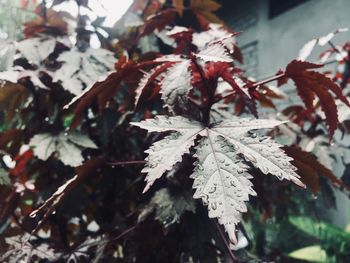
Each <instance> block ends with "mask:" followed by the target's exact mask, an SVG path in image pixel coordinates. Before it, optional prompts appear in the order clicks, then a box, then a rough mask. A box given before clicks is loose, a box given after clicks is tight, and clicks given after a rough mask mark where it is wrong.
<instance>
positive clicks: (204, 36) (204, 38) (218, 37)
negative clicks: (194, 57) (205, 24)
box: [192, 23, 236, 53]
mask: <svg viewBox="0 0 350 263" xmlns="http://www.w3.org/2000/svg"><path fill="white" fill-rule="evenodd" d="M218 41H220V42H222V44H223V45H224V46H225V47H226V48H227V49H228V50H229V52H230V53H232V52H233V50H234V45H235V43H236V41H235V38H234V35H233V34H231V33H230V32H228V31H227V30H225V29H224V28H223V26H222V25H220V24H213V23H212V24H209V30H207V31H202V32H200V33H193V40H192V43H193V44H194V45H196V46H197V47H198V48H199V49H200V50H201V49H203V48H204V47H205V46H207V45H208V44H209V43H215V42H218Z"/></svg>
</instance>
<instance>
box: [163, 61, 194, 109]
mask: <svg viewBox="0 0 350 263" xmlns="http://www.w3.org/2000/svg"><path fill="white" fill-rule="evenodd" d="M191 87H192V86H191V70H190V61H189V60H185V61H183V62H180V63H177V64H175V65H173V66H172V67H171V68H170V69H169V70H168V71H167V72H166V73H165V76H164V79H163V81H162V85H161V91H160V92H161V94H162V100H163V101H164V104H165V106H166V107H168V108H169V110H170V111H173V108H174V107H175V105H176V106H180V107H181V105H183V106H184V105H185V104H186V102H187V96H188V93H189V92H190V90H191Z"/></svg>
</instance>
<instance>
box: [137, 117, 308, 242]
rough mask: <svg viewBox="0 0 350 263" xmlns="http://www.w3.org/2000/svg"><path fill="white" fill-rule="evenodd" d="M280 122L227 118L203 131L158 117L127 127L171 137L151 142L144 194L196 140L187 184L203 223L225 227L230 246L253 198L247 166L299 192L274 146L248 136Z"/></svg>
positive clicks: (191, 124)
mask: <svg viewBox="0 0 350 263" xmlns="http://www.w3.org/2000/svg"><path fill="white" fill-rule="evenodd" d="M283 123H284V121H278V120H268V119H265V120H264V119H249V118H237V117H234V118H230V119H228V120H225V121H223V122H220V123H218V124H211V125H210V128H209V127H203V126H201V125H200V124H199V123H197V122H194V121H192V120H188V119H186V118H184V117H180V116H176V117H164V116H160V117H158V118H157V119H152V120H146V121H142V122H140V123H133V125H136V126H139V127H141V128H143V129H147V130H148V131H150V132H164V131H176V133H172V134H171V135H169V136H167V137H165V138H164V139H162V140H160V141H157V142H155V143H154V144H153V145H152V146H151V148H150V149H149V150H147V151H146V152H147V153H149V156H148V157H147V159H146V160H147V164H146V167H145V168H144V169H143V170H142V171H143V172H145V173H148V175H147V177H146V181H147V185H146V188H145V190H147V189H149V187H150V186H151V185H152V184H153V182H154V181H155V180H156V179H158V178H159V177H161V176H162V174H163V173H165V172H166V171H168V170H170V169H171V168H172V167H173V165H174V164H176V163H177V162H179V161H180V160H181V157H182V155H183V154H184V153H188V152H189V148H190V147H191V146H193V145H194V144H195V139H196V138H197V136H201V141H200V143H199V145H197V146H195V149H196V151H197V152H196V154H195V156H194V157H197V160H198V161H197V162H196V163H195V170H194V173H193V175H192V176H191V177H192V178H194V179H195V182H194V186H193V187H194V188H195V189H196V193H195V195H194V197H195V198H202V199H203V201H204V203H205V204H208V209H209V217H211V218H213V217H216V218H218V220H219V223H221V224H223V225H224V226H225V229H226V231H227V232H228V234H229V236H230V240H231V241H232V242H233V243H236V241H237V240H236V237H235V224H237V223H238V222H239V218H240V212H244V211H246V206H245V204H244V201H247V200H248V195H249V194H251V195H254V194H255V192H254V191H253V190H252V188H251V186H252V185H251V183H250V182H249V180H248V179H249V178H250V175H249V174H248V167H249V166H248V165H251V166H255V167H256V168H258V169H260V170H261V171H262V172H263V173H264V174H269V173H270V174H273V175H275V176H277V177H278V178H279V179H280V180H282V179H287V180H291V181H292V182H294V183H295V184H297V185H299V186H302V187H304V184H303V183H302V182H301V181H300V180H299V178H300V176H299V175H298V174H297V173H296V172H295V171H296V170H297V169H296V167H294V166H293V165H292V164H291V163H290V161H292V160H293V159H292V158H290V157H289V156H287V155H286V154H285V152H284V151H283V150H282V149H281V146H282V145H280V144H278V143H276V142H274V141H273V140H272V139H271V138H269V137H266V136H258V135H257V134H255V133H251V134H250V135H247V133H248V132H249V131H251V130H256V129H264V128H273V127H275V126H277V125H280V124H283Z"/></svg>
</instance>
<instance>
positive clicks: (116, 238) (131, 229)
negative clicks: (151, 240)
mask: <svg viewBox="0 0 350 263" xmlns="http://www.w3.org/2000/svg"><path fill="white" fill-rule="evenodd" d="M138 225H139V224H138V223H137V224H136V225H134V226H132V227H129V228H127V229H126V230H124V231H123V232H122V233H120V234H119V235H118V236H116V237H115V238H113V239H111V241H112V240H113V241H117V240H118V239H121V238H122V237H123V236H125V235H127V234H128V233H129V232H131V231H133V230H134V229H135V228H136V227H138Z"/></svg>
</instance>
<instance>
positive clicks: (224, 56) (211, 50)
mask: <svg viewBox="0 0 350 263" xmlns="http://www.w3.org/2000/svg"><path fill="white" fill-rule="evenodd" d="M196 56H197V57H198V58H200V59H203V60H204V61H205V62H208V61H212V62H218V61H220V62H233V59H232V58H231V57H230V56H229V55H228V53H227V51H226V49H225V47H224V46H223V45H222V44H221V43H217V44H212V45H209V46H207V47H206V48H204V49H202V50H201V51H199V52H198V53H197V54H196Z"/></svg>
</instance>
